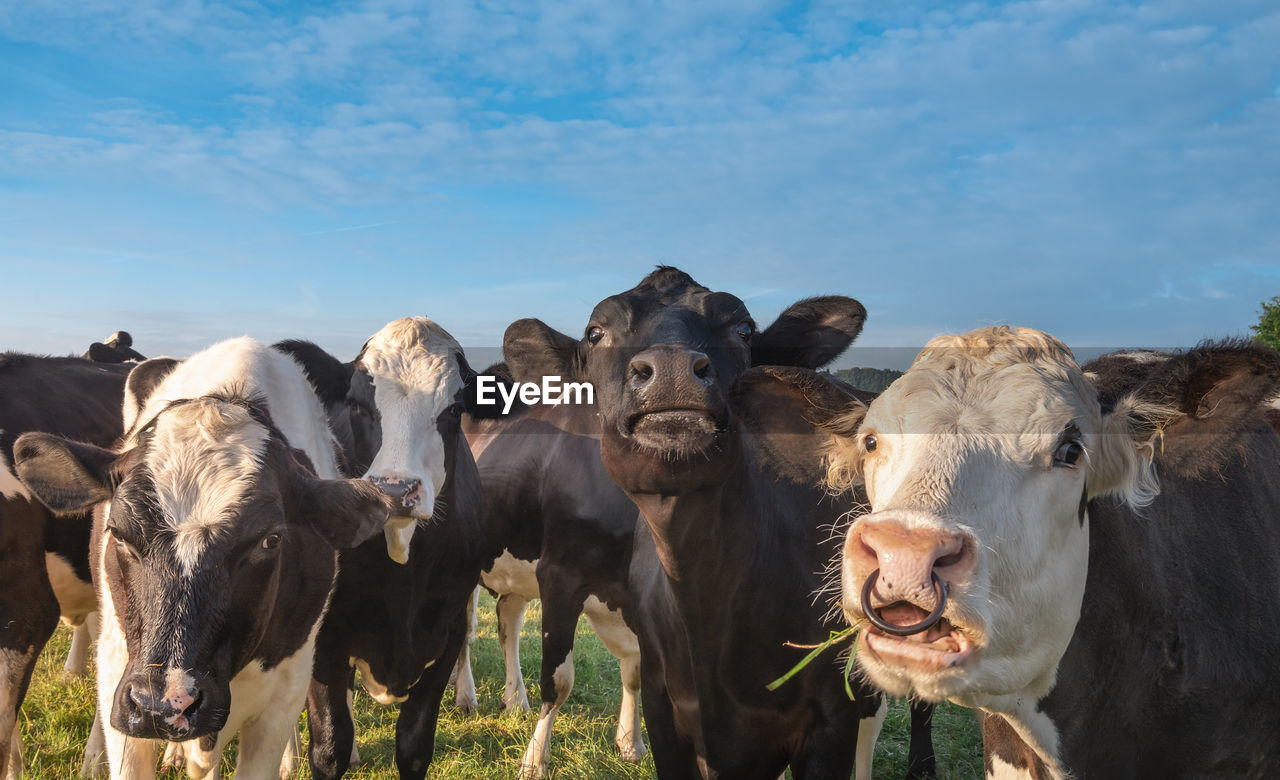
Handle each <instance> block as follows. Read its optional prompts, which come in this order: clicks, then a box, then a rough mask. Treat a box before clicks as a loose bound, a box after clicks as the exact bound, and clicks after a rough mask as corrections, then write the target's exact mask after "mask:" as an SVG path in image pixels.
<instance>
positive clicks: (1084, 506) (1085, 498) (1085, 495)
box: [1076, 485, 1089, 527]
mask: <svg viewBox="0 0 1280 780" xmlns="http://www.w3.org/2000/svg"><path fill="white" fill-rule="evenodd" d="M1087 511H1089V486H1088V485H1085V486H1084V489H1083V490H1081V491H1080V508H1079V509H1078V510H1077V512H1076V516H1077V517H1079V518H1080V525H1081V526H1082V527H1083V526H1084V514H1085V512H1087Z"/></svg>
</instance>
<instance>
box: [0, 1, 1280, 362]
mask: <svg viewBox="0 0 1280 780" xmlns="http://www.w3.org/2000/svg"><path fill="white" fill-rule="evenodd" d="M1278 212H1280V6H1277V5H1276V4H1275V3H1274V1H1273V0H1264V1H1262V2H1230V0H1221V1H1220V2H1214V3H1204V2H1199V1H1196V2H1181V1H1179V0H1162V1H1161V2H1153V3H1123V2H1107V3H1103V2H1090V1H1089V0H1061V1H1055V2H1047V1H1044V2H1015V3H995V4H991V3H973V4H963V3H933V4H931V3H918V2H911V1H910V0H894V1H893V2H889V0H879V1H877V2H858V1H852V0H814V1H813V2H802V3H788V2H769V1H767V0H709V1H706V2H697V3H691V2H684V1H683V0H680V1H679V2H628V1H626V0H534V1H532V2H522V3H508V2H501V1H498V2H463V1H461V0H431V1H430V2H422V3H419V2H413V1H412V0H352V1H351V2H343V3H327V4H326V3H318V2H305V3H298V2H266V1H261V2H260V1H258V0H232V1H231V2H205V0H127V2H125V1H116V0H79V1H78V2H75V3H66V2H61V1H60V0H48V1H44V0H7V2H5V3H3V4H0V349H4V348H7V349H19V350H25V351H35V352H47V353H53V354H66V353H69V352H81V351H83V350H84V349H85V347H86V346H87V344H88V342H90V341H94V340H100V339H103V338H105V337H106V336H107V335H108V334H110V333H111V332H112V331H115V330H118V329H125V330H128V331H130V332H131V333H132V334H133V336H134V344H135V347H136V348H137V349H138V350H139V351H140V352H142V353H143V354H146V355H158V354H171V355H186V354H190V353H191V352H193V351H195V350H197V349H199V348H201V347H203V346H207V345H208V344H211V343H213V342H214V341H217V340H219V339H222V338H226V337H230V336H237V335H243V334H246V333H247V334H249V335H252V336H255V337H257V338H259V339H262V340H265V341H274V340H277V339H281V338H290V337H299V338H310V339H312V340H314V341H316V342H318V343H319V344H321V345H322V346H324V347H325V348H327V349H329V350H330V351H332V352H334V353H335V354H337V355H338V356H339V357H342V358H343V359H350V358H352V357H354V355H355V352H356V351H357V350H358V349H359V346H360V344H361V343H362V342H363V341H364V339H365V338H367V337H368V336H369V335H371V334H372V333H374V332H375V331H376V330H378V328H380V327H381V326H382V325H383V324H384V323H386V322H387V321H389V320H391V319H394V318H397V317H401V316H405V315H409V314H421V315H426V316H429V317H431V318H432V319H435V320H436V321H437V322H439V323H441V324H442V325H444V327H446V328H447V329H449V330H450V331H451V332H452V333H453V334H454V336H456V337H457V338H458V339H459V340H460V341H461V343H462V344H463V345H464V347H467V348H468V349H469V350H470V349H473V348H475V349H479V348H493V347H496V346H497V345H500V344H501V339H502V333H503V330H504V328H505V327H506V325H507V324H508V323H510V322H511V321H513V320H515V319H519V318H522V317H539V318H541V319H543V320H545V321H546V322H547V323H549V324H551V325H552V326H554V327H557V328H559V329H561V330H563V331H565V332H568V333H570V334H572V335H575V336H577V335H579V334H580V333H581V331H582V329H583V327H584V326H585V325H586V319H587V316H588V314H589V313H590V310H591V308H592V306H593V305H594V304H595V303H596V302H597V301H599V300H600V299H601V298H603V297H605V296H607V295H610V294H612V293H616V292H620V291H622V290H624V289H627V288H629V287H631V286H633V285H634V284H635V283H636V282H637V281H639V280H640V278H642V277H643V276H644V275H645V274H646V273H647V272H648V271H649V270H650V269H652V268H653V266H655V265H657V264H669V265H675V266H678V267H680V268H682V269H684V270H686V271H688V272H689V273H690V274H691V275H692V276H693V277H694V278H696V279H697V280H698V281H699V282H701V283H702V284H704V285H707V286H708V287H711V288H713V289H720V290H726V291H729V292H733V293H735V294H737V295H738V296H740V297H741V298H743V299H744V300H746V301H747V304H748V306H749V307H750V309H751V311H752V313H753V314H754V315H755V317H756V319H757V320H758V321H759V322H760V324H761V325H762V326H763V325H764V324H767V323H768V322H769V321H771V320H772V319H773V317H775V316H776V315H777V314H778V313H779V312H780V311H782V310H783V309H784V308H785V307H786V306H787V305H788V304H790V303H791V302H793V301H795V300H798V299H800V298H804V297H807V296H812V295H821V294H837V293H838V294H843V295H850V296H853V297H855V298H857V299H859V300H860V301H862V303H863V304H865V305H866V307H867V309H868V311H869V316H868V321H867V325H866V328H865V330H864V331H863V334H862V336H861V337H860V339H859V342H858V344H859V345H860V346H862V347H870V348H872V349H870V350H865V351H863V352H862V353H855V355H854V356H853V357H846V358H845V359H844V362H845V363H846V364H847V363H849V362H850V361H851V360H852V361H853V362H860V363H862V364H875V363H876V359H875V358H874V357H873V355H874V353H875V351H876V349H877V348H879V349H885V348H909V347H918V346H920V345H922V344H923V343H924V342H925V341H927V340H928V339H929V338H930V337H932V336H934V335H936V334H940V333H948V332H959V331H966V330H969V329H972V328H975V327H981V326H984V325H991V324H1001V323H1006V324H1011V325H1027V326H1031V327H1036V328H1040V329H1042V330H1047V331H1049V332H1050V333H1053V334H1054V335H1057V336H1058V337H1060V338H1062V339H1063V340H1064V341H1066V342H1067V343H1068V344H1071V345H1072V346H1076V347H1089V346H1092V347H1099V346H1116V347H1133V346H1158V347H1176V346H1188V345H1191V344H1194V343H1196V342H1197V341H1199V340H1201V339H1203V338H1206V337H1222V336H1231V335H1247V332H1248V326H1249V325H1250V324H1252V323H1254V322H1256V321H1257V317H1258V309H1259V303H1260V302H1261V301H1263V300H1267V299H1269V298H1271V297H1272V296H1274V295H1280V213H1278ZM885 354H887V351H886V353H885Z"/></svg>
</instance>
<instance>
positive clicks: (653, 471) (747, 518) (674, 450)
mask: <svg viewBox="0 0 1280 780" xmlns="http://www.w3.org/2000/svg"><path fill="white" fill-rule="evenodd" d="M864 316H865V311H864V309H863V308H862V306H861V305H860V304H858V303H857V302H856V301H853V300H851V299H849V298H840V297H828V298H816V299H811V300H807V301H801V302H799V303H797V304H795V305H793V306H792V307H791V308H789V309H788V310H787V311H786V312H784V313H783V314H782V315H781V316H780V317H779V319H778V321H777V322H775V323H774V324H773V325H772V326H770V327H769V328H768V329H766V330H764V331H762V332H757V331H756V328H755V325H754V322H753V321H752V319H751V317H750V314H749V312H748V311H747V309H746V306H745V305H744V304H743V303H742V301H741V300H739V299H738V298H736V297H734V296H732V295H730V294H728V293H722V292H712V291H710V290H708V289H707V288H705V287H702V286H701V285H698V284H697V283H696V282H694V281H693V280H692V279H691V278H689V277H688V276H687V275H686V274H684V273H683V272H680V271H678V270H676V269H674V268H659V269H658V270H657V271H655V272H654V273H653V274H650V275H649V276H648V277H647V278H646V279H645V280H644V281H642V282H641V283H640V284H639V285H638V286H636V287H635V288H633V289H632V290H629V291H627V292H625V293H622V294H620V295H615V296H611V297H610V298H606V299H605V300H604V301H602V302H601V303H600V304H598V305H597V306H596V308H595V310H594V312H593V313H592V315H591V319H590V320H589V321H588V323H587V327H586V329H585V333H584V335H583V337H582V338H581V339H574V338H571V337H568V336H565V335H563V334H560V333H557V332H555V331H553V330H551V329H550V328H548V327H547V326H546V325H544V324H543V323H541V322H539V321H537V320H522V321H519V322H516V323H514V324H513V325H511V327H509V328H508V329H507V334H506V337H505V341H504V351H505V354H506V357H507V361H508V364H509V365H510V367H511V371H512V373H513V375H514V376H515V378H516V379H518V380H521V381H536V380H537V379H538V378H540V377H542V376H548V375H558V376H561V377H563V378H564V380H565V381H584V380H586V381H590V382H591V383H592V384H593V385H594V387H595V392H596V405H597V411H598V412H599V423H598V424H599V426H600V427H599V428H598V429H597V430H598V431H599V432H600V435H601V438H600V451H601V457H602V460H603V463H604V466H605V468H606V470H607V471H608V473H609V474H610V475H611V477H612V478H613V479H614V481H616V482H617V484H618V485H619V486H620V487H621V488H622V490H623V491H624V492H625V493H626V494H627V495H628V496H629V497H630V498H631V500H632V501H633V502H634V503H635V504H636V505H637V506H638V507H639V510H640V513H641V518H642V519H641V521H640V522H638V523H637V526H636V531H635V544H634V551H633V555H632V558H631V562H630V573H629V581H630V582H629V584H630V594H631V596H630V600H629V603H628V605H627V606H625V607H624V610H625V612H626V614H627V617H628V623H629V624H630V625H631V626H632V627H633V628H635V629H636V633H637V634H638V635H639V637H640V644H641V668H642V679H643V687H642V696H643V700H644V715H645V722H646V724H647V726H648V732H649V741H650V746H651V748H652V751H653V755H654V760H655V763H656V766H657V769H658V774H659V776H660V777H663V778H677V777H704V778H722V779H727V778H752V777H758V778H769V779H770V780H772V779H773V778H776V777H778V775H779V774H780V773H781V772H782V771H783V770H784V769H785V768H786V767H787V766H788V765H789V766H790V767H791V768H792V771H793V773H794V774H795V776H796V777H798V778H816V777H831V778H835V777H840V778H847V777H849V775H850V773H851V772H852V771H853V769H854V763H855V761H854V756H855V750H857V752H858V753H860V754H862V755H863V756H865V759H864V760H863V761H860V762H859V765H858V773H859V777H868V776H869V773H870V755H871V750H872V748H873V746H874V742H875V736H876V734H877V732H878V730H879V726H880V723H881V721H882V719H883V704H884V700H883V698H882V697H881V696H880V694H879V693H878V692H877V691H875V690H873V689H871V688H869V687H865V686H859V687H858V690H857V693H858V696H857V700H856V701H850V700H849V698H848V697H847V696H846V694H845V691H844V687H843V685H842V684H841V681H840V677H839V674H838V673H837V672H834V671H833V670H832V668H831V667H830V666H829V665H827V664H814V665H811V666H810V667H808V668H807V669H806V670H804V671H803V672H801V673H800V674H798V675H797V676H796V677H795V678H793V679H792V680H791V681H789V682H788V683H787V684H786V685H785V686H783V687H782V688H780V689H778V690H776V691H770V690H768V689H767V688H766V686H767V684H768V683H769V682H770V681H772V680H774V679H775V678H777V677H779V676H781V675H782V674H783V673H785V672H786V671H787V670H788V668H790V667H791V666H792V665H793V664H794V663H795V662H797V661H798V660H800V658H801V657H802V656H803V655H804V651H803V650H797V649H794V648H791V647H787V646H786V643H789V642H790V643H799V644H813V643H816V642H821V641H822V640H824V639H826V638H827V635H828V631H829V630H830V629H831V628H833V627H834V624H833V622H832V617H831V616H830V615H829V614H824V613H826V612H827V608H826V606H825V605H818V604H815V599H814V593H815V591H816V590H817V589H818V588H819V587H820V586H821V582H822V572H823V570H824V568H825V563H826V561H827V560H829V557H828V556H830V555H831V554H833V553H834V552H835V550H836V546H837V545H838V541H835V540H833V539H832V528H833V527H834V526H835V525H836V524H838V523H839V522H840V520H841V518H842V516H844V515H845V514H846V513H847V512H849V510H851V509H852V508H853V506H854V503H853V501H852V500H847V499H841V500H837V499H834V498H832V497H830V496H828V495H827V494H826V493H825V491H824V490H823V489H822V488H821V486H819V485H818V484H817V482H818V481H819V476H820V475H819V474H818V473H817V472H816V470H815V469H813V468H806V467H804V466H803V465H802V464H801V463H789V462H788V461H787V458H785V457H783V458H771V457H769V456H768V455H769V452H768V451H767V448H765V447H764V446H763V445H762V444H761V441H762V440H763V432H766V431H767V430H768V426H769V422H768V420H767V416H768V415H767V414H766V413H763V412H761V411H759V410H755V409H754V407H751V406H749V405H748V406H737V407H736V408H735V402H732V401H731V397H730V395H729V387H730V385H732V384H733V383H734V381H735V380H737V379H738V378H739V377H741V376H742V375H743V374H744V372H746V371H747V370H748V368H749V367H750V366H751V365H752V364H753V363H768V364H788V363H790V364H800V365H804V366H820V365H823V364H825V363H827V362H829V361H830V360H832V359H834V358H835V357H836V356H837V355H838V354H839V353H840V352H841V351H843V350H844V348H845V347H846V346H847V345H848V344H849V343H850V342H851V341H852V340H853V338H854V336H856V335H857V333H858V331H859V330H860V329H861V327H862V321H863V318H864ZM744 415H745V416H746V419H744ZM812 440H813V437H812V435H810V441H812ZM803 449H804V448H803V447H801V448H800V450H801V451H802V452H803Z"/></svg>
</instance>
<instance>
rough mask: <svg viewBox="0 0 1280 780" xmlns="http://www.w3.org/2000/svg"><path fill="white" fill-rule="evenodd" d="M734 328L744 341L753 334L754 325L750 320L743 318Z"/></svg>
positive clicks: (754, 330)
mask: <svg viewBox="0 0 1280 780" xmlns="http://www.w3.org/2000/svg"><path fill="white" fill-rule="evenodd" d="M734 330H735V331H736V332H737V334H738V337H739V338H741V339H742V340H743V341H746V340H747V339H749V338H751V337H752V336H754V335H755V332H756V326H755V323H753V322H752V321H751V320H743V321H742V322H739V323H738V327H737V328H735V329H734Z"/></svg>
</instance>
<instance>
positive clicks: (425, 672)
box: [282, 317, 485, 778]
mask: <svg viewBox="0 0 1280 780" xmlns="http://www.w3.org/2000/svg"><path fill="white" fill-rule="evenodd" d="M282 346H283V347H284V348H286V349H287V350H288V351H289V353H290V354H292V355H294V357H295V359H299V360H300V361H301V362H302V363H303V364H304V366H306V368H307V373H308V376H309V377H310V378H311V380H312V382H314V383H316V384H317V385H319V386H321V387H323V388H324V389H322V390H321V392H320V395H321V397H322V398H331V399H337V398H340V397H344V396H345V398H346V417H347V420H346V421H345V423H342V424H340V425H338V426H336V427H338V428H340V429H341V428H344V427H345V428H348V429H349V430H350V431H351V451H350V456H349V460H350V462H351V464H352V466H351V467H352V468H353V469H354V470H355V471H354V472H353V473H356V474H360V475H363V476H364V478H365V479H366V480H367V481H368V482H369V483H371V484H373V485H375V486H378V487H379V488H381V489H382V490H383V491H384V492H385V493H386V495H387V496H388V497H389V500H390V501H391V503H392V505H393V512H392V519H391V520H390V521H389V522H388V525H387V528H386V533H385V535H384V537H383V538H379V539H373V540H370V541H368V542H366V543H365V544H363V545H361V546H359V547H357V548H355V549H352V550H349V551H347V552H345V553H343V555H342V558H341V563H340V565H341V573H340V574H339V577H338V582H337V586H336V588H335V590H334V595H333V600H332V604H331V605H330V608H329V613H328V615H327V617H326V619H325V623H324V626H323V628H322V629H321V631H320V635H319V638H318V640H317V645H316V663H315V670H314V673H313V681H312V683H311V688H310V691H309V694H308V704H309V710H308V718H309V723H310V728H311V745H310V761H311V769H312V773H313V774H314V775H315V776H316V777H323V778H333V777H340V776H342V775H343V774H344V773H345V772H346V770H347V768H348V767H349V765H350V761H351V757H352V754H353V750H354V747H355V731H354V728H355V726H354V720H353V718H352V714H351V710H350V700H349V698H348V694H347V684H348V682H349V680H350V679H351V672H352V667H353V665H354V666H355V668H357V669H358V670H359V672H360V676H361V680H362V682H363V684H364V687H365V688H366V690H368V691H369V693H370V694H372V695H373V696H374V698H375V699H376V700H377V701H379V702H380V703H383V704H392V703H395V702H399V703H400V713H399V716H398V718H397V721H396V766H397V768H398V769H399V771H400V776H401V777H406V778H421V777H425V775H426V773H427V768H428V766H429V765H430V763H431V759H432V756H433V753H434V749H435V730H436V720H437V718H438V715H439V710H440V700H441V696H442V694H443V692H444V689H445V687H446V686H447V685H448V682H449V675H450V672H451V671H452V670H453V668H454V665H455V662H456V661H457V659H458V655H459V652H460V650H461V648H462V646H463V644H464V642H465V641H466V637H467V632H468V625H467V608H468V606H469V605H470V603H471V594H472V591H473V590H474V589H475V586H476V582H477V581H478V579H479V576H480V566H481V549H482V547H483V544H484V538H485V535H484V532H483V528H482V527H481V525H480V523H479V522H478V520H477V516H478V512H479V505H480V494H479V489H480V483H479V479H478V477H477V474H476V467H475V462H474V460H473V459H472V457H471V451H470V449H469V448H468V446H467V442H466V439H465V437H464V436H463V435H462V433H461V416H462V411H463V408H464V404H465V399H464V396H465V389H466V385H467V383H468V382H469V381H470V380H471V378H472V377H473V376H474V372H472V371H471V370H470V368H469V367H468V366H467V364H466V359H465V357H464V356H463V353H462V349H461V347H459V346H458V344H457V342H456V341H454V339H453V338H452V337H451V336H449V334H448V333H446V332H445V331H444V330H443V329H442V328H440V327H439V326H438V325H436V324H435V323H433V322H431V321H430V320H428V319H426V318H423V317H414V318H404V319H401V320H396V321H394V322H392V323H389V324H388V325H387V326H386V327H385V328H383V329H382V330H381V331H379V332H378V333H377V334H375V335H374V336H372V337H371V338H370V339H369V340H368V341H367V342H366V343H365V345H364V348H363V349H362V350H361V353H360V355H359V356H358V357H357V358H356V360H355V361H354V363H353V364H352V365H351V367H350V368H351V370H350V372H349V374H347V372H345V371H337V370H329V371H322V370H321V364H322V363H328V364H330V365H331V366H332V360H331V359H329V360H326V359H325V358H324V356H321V355H317V354H315V353H314V352H312V351H311V350H309V349H307V348H304V347H302V346H301V345H300V344H299V343H296V342H295V343H293V344H292V345H282ZM344 374H345V375H346V376H349V380H347V381H349V386H347V387H346V388H340V387H338V385H337V384H334V382H335V380H336V381H337V383H338V384H341V382H342V381H343V379H344ZM326 377H327V379H326ZM330 385H332V386H330ZM339 391H340V392H339ZM329 406H330V414H331V415H332V414H340V412H338V411H336V410H337V409H338V405H337V404H336V403H331V404H330V405H329Z"/></svg>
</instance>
